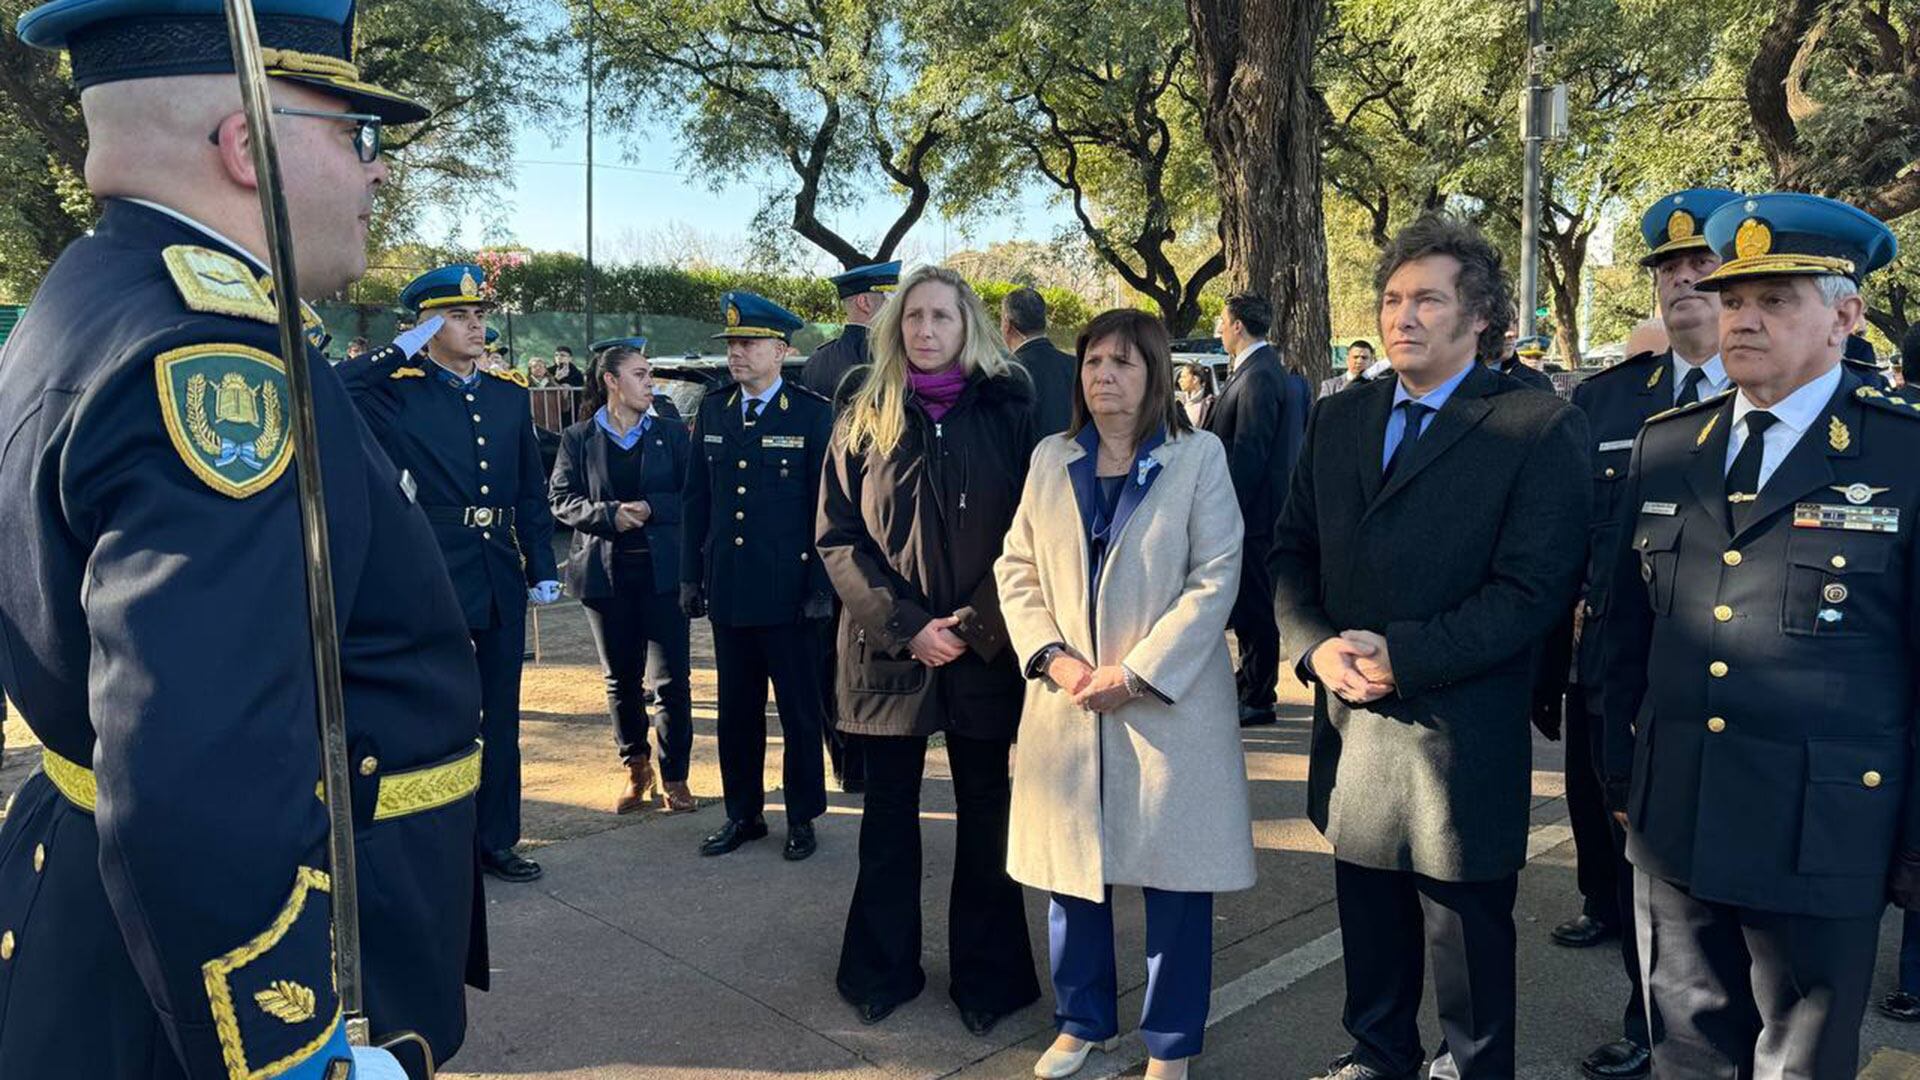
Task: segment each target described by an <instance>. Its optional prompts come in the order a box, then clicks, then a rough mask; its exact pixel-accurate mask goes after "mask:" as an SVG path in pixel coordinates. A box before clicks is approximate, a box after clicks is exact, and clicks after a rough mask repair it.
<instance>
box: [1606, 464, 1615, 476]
mask: <svg viewBox="0 0 1920 1080" xmlns="http://www.w3.org/2000/svg"><path fill="white" fill-rule="evenodd" d="M1617 473H1618V470H1616V469H1614V468H1613V467H1612V466H1611V465H1609V466H1608V467H1607V475H1608V476H1609V477H1611V476H1614V475H1617Z"/></svg>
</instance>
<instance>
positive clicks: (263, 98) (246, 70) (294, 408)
mask: <svg viewBox="0 0 1920 1080" xmlns="http://www.w3.org/2000/svg"><path fill="white" fill-rule="evenodd" d="M225 4H226V11H227V35H228V36H229V37H230V38H231V39H232V41H233V66H234V69H235V70H236V71H237V72H238V73H239V76H240V101H241V105H242V107H243V108H244V109H245V111H246V114H247V134H248V139H249V141H250V142H251V144H252V146H253V168H254V172H255V174H256V176H257V178H258V182H257V185H256V186H257V187H258V189H259V192H260V211H261V216H262V217H263V218H264V224H265V226H266V241H267V256H268V264H269V266H270V268H271V269H272V271H273V283H274V288H273V299H274V306H275V307H276V308H277V309H278V315H279V323H280V358H281V362H282V363H283V364H284V365H285V366H286V369H287V397H288V399H289V400H288V403H287V405H288V409H287V412H288V425H287V426H288V428H289V435H290V437H291V438H292V439H293V460H294V461H295V462H296V467H295V468H294V476H295V478H296V479H297V482H298V494H299V497H300V526H301V529H300V532H301V541H302V544H303V548H304V551H305V554H306V570H307V621H308V626H309V630H310V631H311V633H312V635H313V674H314V698H315V705H316V708H317V710H318V714H319V727H320V757H321V764H322V770H323V771H322V773H321V784H322V785H323V789H324V790H325V792H326V796H327V816H328V824H329V827H328V830H327V832H328V835H327V861H328V866H329V869H330V872H331V877H332V883H331V891H332V894H333V904H332V907H333V971H334V981H335V985H336V987H337V989H338V991H339V994H340V1011H341V1013H342V1015H343V1017H344V1019H345V1021H346V1028H347V1040H348V1041H349V1042H351V1043H353V1044H354V1045H356V1046H365V1045H367V1042H368V1032H367V1018H366V1008H365V993H364V990H363V987H362V985H361V981H360V909H359V897H360V890H359V874H358V865H357V864H356V863H355V862H354V859H353V806H352V803H351V798H352V788H351V787H350V786H349V784H350V783H351V781H350V779H349V774H348V768H347V722H346V706H345V698H344V697H343V696H342V691H341V688H340V638H339V632H338V630H337V629H336V625H337V624H336V621H335V617H334V610H333V560H332V556H331V555H330V553H329V551H328V547H327V501H326V492H325V489H324V488H323V487H322V485H321V482H320V442H319V438H318V437H317V434H316V432H315V430H314V417H313V375H312V371H311V369H310V368H309V367H308V364H307V361H308V354H307V341H306V334H305V332H304V328H303V327H302V325H301V324H302V320H301V311H300V286H299V282H298V280H297V279H296V278H295V277H294V270H293V234H292V231H291V229H290V228H289V227H288V225H287V200H286V195H285V189H284V188H282V187H281V184H280V155H279V152H278V151H277V149H276V148H275V145H274V141H273V126H272V119H273V117H272V98H271V95H270V93H269V91H268V88H267V73H266V68H265V67H264V65H263V64H262V61H261V52H260V30H259V27H258V26H257V25H256V24H255V23H254V19H253V8H252V6H251V4H250V2H249V0H225Z"/></svg>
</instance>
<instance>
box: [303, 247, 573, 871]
mask: <svg viewBox="0 0 1920 1080" xmlns="http://www.w3.org/2000/svg"><path fill="white" fill-rule="evenodd" d="M486 281H487V275H486V271H485V270H483V269H481V268H480V267H478V266H472V265H468V264H455V265H452V266H443V267H440V268H439V269H437V270H430V271H428V272H427V273H425V274H422V275H420V276H419V277H417V278H415V279H413V281H412V282H410V283H409V284H408V285H407V287H406V288H405V289H403V290H401V293H400V303H401V305H402V306H404V307H406V308H407V309H408V310H410V311H412V312H413V313H414V315H415V316H416V317H417V318H419V319H421V320H422V321H423V325H424V320H426V319H429V318H439V319H441V320H442V325H441V326H440V328H439V329H438V330H437V331H436V332H435V333H434V334H433V336H432V337H431V338H430V339H429V340H428V341H427V344H426V348H425V349H424V350H423V351H422V352H421V354H420V355H419V356H408V355H406V352H405V350H404V349H401V348H396V347H388V348H385V349H376V350H375V351H373V352H370V353H368V354H367V355H365V356H362V357H359V358H358V359H355V360H351V361H348V362H346V363H343V364H341V365H340V367H339V371H340V377H341V378H342V379H343V380H345V382H346V384H347V387H348V389H349V390H351V391H352V393H353V398H354V401H355V402H357V403H358V404H359V406H360V411H361V412H362V413H363V414H364V415H365V416H366V418H367V423H368V424H369V425H370V426H371V427H372V428H373V431H374V434H375V435H376V436H377V437H378V438H379V439H380V443H381V445H382V446H385V447H386V449H387V454H388V455H389V456H391V457H392V458H393V461H394V464H396V465H398V466H400V467H401V468H402V469H403V470H405V471H406V473H407V474H408V476H409V478H410V479H411V480H412V482H413V484H414V485H416V487H417V489H418V498H419V501H420V507H421V509H423V510H424V511H426V515H427V520H428V521H430V522H432V523H433V534H434V538H435V539H436V540H438V541H439V542H440V550H441V552H442V553H443V554H444V556H445V559H446V567H447V570H448V572H449V573H450V574H451V576H452V578H453V586H454V591H455V592H456V593H457V594H458V595H459V597H460V606H461V609H462V610H463V611H464V612H465V613H466V618H467V628H468V630H469V631H471V633H472V637H473V652H474V657H475V659H477V660H478V661H479V664H480V730H481V736H482V739H483V740H484V743H485V752H484V754H483V756H482V758H481V769H480V798H479V804H480V835H479V843H480V865H481V866H482V868H484V869H485V870H486V872H487V873H489V874H492V875H493V876H494V877H497V878H499V879H501V880H502V881H511V882H526V881H533V880H534V879H536V878H538V877H539V876H540V864H538V863H536V862H534V861H533V860H532V859H529V858H527V857H525V856H523V855H521V854H519V853H518V852H516V851H515V850H514V845H515V844H517V843H519V842H520V665H521V663H522V661H523V659H524V655H525V652H524V650H525V646H526V636H527V634H526V626H527V603H528V601H532V602H533V603H535V604H550V603H552V602H554V601H555V600H557V599H559V597H560V581H559V573H558V571H557V570H556V569H555V565H554V557H553V515H552V512H551V511H550V510H549V509H548V508H547V478H546V474H545V472H544V470H543V468H542V465H541V459H540V447H539V444H538V443H537V442H536V441H535V437H534V432H533V413H532V405H531V402H530V401H529V399H528V396H527V387H526V377H525V376H523V375H521V374H520V373H519V372H517V371H511V370H504V371H482V370H480V369H479V368H478V366H477V363H476V362H477V361H478V360H479V358H480V354H481V353H482V352H483V351H484V349H485V334H486V312H487V311H488V310H489V309H491V308H492V307H493V301H492V300H491V299H490V297H489V295H488V294H487V292H486V291H485V290H486Z"/></svg>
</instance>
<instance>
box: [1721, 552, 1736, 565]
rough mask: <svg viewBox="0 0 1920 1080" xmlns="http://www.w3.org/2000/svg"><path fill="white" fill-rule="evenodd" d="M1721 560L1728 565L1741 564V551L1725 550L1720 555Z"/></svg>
mask: <svg viewBox="0 0 1920 1080" xmlns="http://www.w3.org/2000/svg"><path fill="white" fill-rule="evenodd" d="M1720 561H1721V562H1723V563H1726V564H1727V565H1728V566H1739V565H1740V553H1739V552H1737V551H1728V552H1724V553H1722V554H1721V556H1720Z"/></svg>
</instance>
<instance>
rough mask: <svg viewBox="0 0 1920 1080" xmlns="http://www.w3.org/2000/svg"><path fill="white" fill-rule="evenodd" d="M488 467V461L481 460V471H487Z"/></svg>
mask: <svg viewBox="0 0 1920 1080" xmlns="http://www.w3.org/2000/svg"><path fill="white" fill-rule="evenodd" d="M486 468H487V463H486V462H484V461H483V462H481V463H480V471H482V472H485V471H486Z"/></svg>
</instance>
